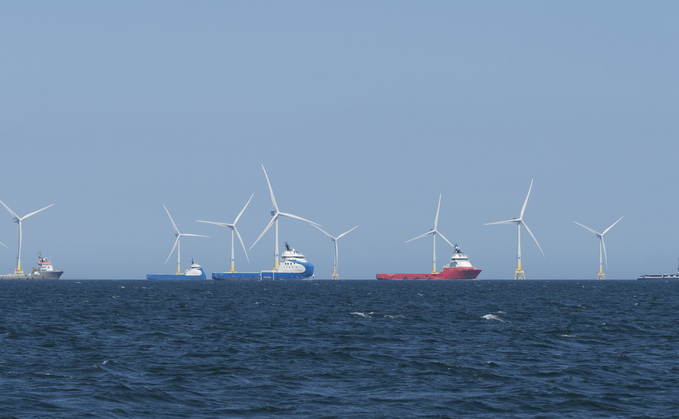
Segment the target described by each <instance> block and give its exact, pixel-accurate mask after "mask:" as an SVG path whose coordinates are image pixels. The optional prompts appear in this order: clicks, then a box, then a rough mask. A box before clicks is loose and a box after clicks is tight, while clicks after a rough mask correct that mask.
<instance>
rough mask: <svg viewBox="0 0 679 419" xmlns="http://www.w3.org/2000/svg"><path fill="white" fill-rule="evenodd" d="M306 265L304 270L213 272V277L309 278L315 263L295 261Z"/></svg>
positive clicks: (251, 279) (256, 278) (234, 278)
mask: <svg viewBox="0 0 679 419" xmlns="http://www.w3.org/2000/svg"><path fill="white" fill-rule="evenodd" d="M295 263H297V264H299V265H302V266H304V272H280V271H279V272H276V271H262V272H213V273H212V279H215V280H236V281H238V280H241V281H253V280H257V281H260V280H268V281H278V280H285V279H309V278H311V277H312V276H313V275H314V265H312V264H310V263H308V262H299V261H297V262H295Z"/></svg>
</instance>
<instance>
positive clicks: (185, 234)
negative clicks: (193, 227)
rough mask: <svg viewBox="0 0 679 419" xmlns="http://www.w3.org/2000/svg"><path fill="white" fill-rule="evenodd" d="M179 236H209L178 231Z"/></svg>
mask: <svg viewBox="0 0 679 419" xmlns="http://www.w3.org/2000/svg"><path fill="white" fill-rule="evenodd" d="M179 236H180V237H184V236H187V237H208V238H209V237H210V236H203V235H202V234H190V233H179Z"/></svg>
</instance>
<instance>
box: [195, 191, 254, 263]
mask: <svg viewBox="0 0 679 419" xmlns="http://www.w3.org/2000/svg"><path fill="white" fill-rule="evenodd" d="M253 196H255V194H252V195H250V199H248V202H247V204H245V206H244V207H243V209H242V210H241V211H240V213H239V214H238V216H237V217H236V220H235V221H234V222H233V223H231V224H229V223H218V222H216V221H202V220H196V221H197V222H199V223H206V224H214V225H217V226H222V227H228V228H230V229H231V272H236V269H235V265H234V255H233V233H234V232H235V233H236V235H237V236H238V240H240V244H241V246H243V250H244V251H245V257H246V258H247V259H248V263H250V257H249V256H248V251H247V249H245V244H243V238H242V237H241V236H240V233H239V232H238V229H237V228H236V223H237V222H238V220H239V219H240V216H241V215H243V212H244V211H245V208H247V207H248V205H249V204H250V201H252V197H253Z"/></svg>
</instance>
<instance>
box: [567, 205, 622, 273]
mask: <svg viewBox="0 0 679 419" xmlns="http://www.w3.org/2000/svg"><path fill="white" fill-rule="evenodd" d="M623 217H624V216H623ZM623 217H620V218H619V219H618V221H616V222H614V223H613V224H612V225H611V226H610V227H608V228H607V229H606V230H604V232H603V233H599V232H596V231H594V230H592V229H591V228H589V227H587V226H585V225H582V224H580V223H579V222H577V221H573V222H574V223H575V224H577V225H579V226H580V227H584V228H586V229H587V230H589V231H591V232H592V233H594V235H595V236H597V237H598V238H599V274H598V275H597V276H596V279H606V275H604V271H603V269H602V266H601V262H602V260H601V249H603V251H604V252H603V253H604V258H605V259H606V269H608V256H606V243H604V234H606V233H608V230H610V229H612V228H613V226H614V225H616V224H618V222H620V220H622V218H623Z"/></svg>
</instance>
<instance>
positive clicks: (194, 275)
mask: <svg viewBox="0 0 679 419" xmlns="http://www.w3.org/2000/svg"><path fill="white" fill-rule="evenodd" d="M146 279H207V275H205V271H204V270H203V268H202V267H201V266H200V265H199V264H197V263H196V261H194V260H193V259H191V266H190V267H189V269H187V270H185V271H184V273H180V274H149V275H146Z"/></svg>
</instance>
